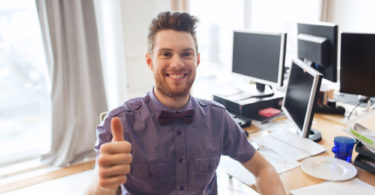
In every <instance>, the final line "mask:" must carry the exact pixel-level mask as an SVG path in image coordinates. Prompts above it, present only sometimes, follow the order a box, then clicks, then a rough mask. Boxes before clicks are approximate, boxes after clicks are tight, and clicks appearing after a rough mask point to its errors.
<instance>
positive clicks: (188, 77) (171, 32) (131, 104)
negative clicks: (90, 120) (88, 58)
mask: <svg viewBox="0 0 375 195" xmlns="http://www.w3.org/2000/svg"><path fill="white" fill-rule="evenodd" d="M196 22H197V19H196V18H194V17H192V16H190V15H189V14H187V13H178V12H175V13H171V12H163V13H160V14H159V15H158V16H157V18H155V19H154V20H153V21H152V23H151V25H150V29H149V35H148V42H149V49H148V52H147V54H146V62H147V64H148V67H149V68H150V69H151V70H152V72H153V75H154V79H155V86H154V88H153V89H152V90H151V91H150V92H149V93H147V94H146V95H145V96H144V97H141V98H136V99H132V100H129V101H127V102H125V103H124V105H122V106H120V107H118V108H116V109H114V110H112V111H111V112H109V113H108V115H107V117H106V118H105V121H104V123H103V124H101V125H99V126H98V128H97V135H98V141H97V144H96V146H95V149H96V151H97V152H98V158H97V167H96V169H95V179H94V180H93V182H92V183H91V186H90V189H89V191H90V192H89V193H91V194H114V193H115V191H116V189H117V188H118V186H121V189H122V194H136V195H138V194H217V185H216V173H215V171H216V168H217V166H218V163H219V160H220V156H221V155H222V154H223V155H228V156H230V157H232V158H234V159H236V160H238V161H239V162H241V163H242V164H243V166H245V167H246V168H247V169H248V170H249V171H251V172H252V173H253V174H254V176H255V177H256V179H257V187H258V189H259V191H260V192H261V193H263V194H273V195H274V194H285V190H284V187H283V185H282V183H281V180H280V178H279V176H278V175H277V173H276V171H275V170H274V168H273V167H272V166H271V165H270V164H269V163H268V162H267V161H266V160H265V159H264V158H263V157H262V156H261V155H260V154H259V153H258V152H257V151H256V150H255V149H254V148H253V147H252V146H251V144H249V142H248V141H247V138H246V136H245V134H244V132H243V130H242V129H241V128H240V127H239V126H238V125H237V124H236V123H235V122H234V121H233V120H232V118H231V117H230V115H229V114H228V113H227V112H226V111H225V109H224V108H223V107H222V106H221V105H219V104H216V103H214V102H211V101H207V100H202V99H198V98H194V97H192V96H190V89H191V86H192V84H193V82H194V80H195V76H196V70H197V67H198V65H199V62H200V55H199V53H198V45H197V41H196V37H195V23H196Z"/></svg>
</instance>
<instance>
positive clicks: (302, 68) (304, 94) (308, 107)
mask: <svg viewBox="0 0 375 195" xmlns="http://www.w3.org/2000/svg"><path fill="white" fill-rule="evenodd" d="M321 81H322V75H321V74H320V73H319V72H318V71H316V70H315V69H313V68H311V67H309V66H308V65H307V64H305V63H304V62H302V61H301V60H298V59H295V60H293V62H292V66H291V70H290V75H289V81H288V85H287V89H286V93H285V97H284V99H283V103H282V106H281V109H282V110H283V112H284V113H285V115H286V116H287V118H288V119H289V120H290V121H292V123H293V125H294V126H295V128H296V129H297V134H299V135H300V136H302V137H305V138H309V139H311V140H313V141H316V142H318V141H320V140H321V134H320V132H319V131H317V130H312V129H311V124H312V121H313V118H314V109H315V107H316V101H317V99H318V94H319V88H320V84H321Z"/></svg>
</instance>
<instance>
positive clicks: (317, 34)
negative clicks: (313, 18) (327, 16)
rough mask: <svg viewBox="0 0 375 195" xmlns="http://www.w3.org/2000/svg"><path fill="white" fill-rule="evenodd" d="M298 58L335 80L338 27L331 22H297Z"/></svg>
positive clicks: (325, 76)
mask: <svg viewBox="0 0 375 195" xmlns="http://www.w3.org/2000/svg"><path fill="white" fill-rule="evenodd" d="M297 37H298V58H300V59H302V60H304V61H305V63H307V64H308V65H309V66H311V67H313V68H314V69H316V70H318V71H319V72H320V73H322V74H323V77H324V78H325V79H327V80H330V81H332V82H337V42H338V38H337V37H338V27H337V25H335V24H332V23H323V22H321V23H316V24H312V23H310V24H308V23H298V35H297Z"/></svg>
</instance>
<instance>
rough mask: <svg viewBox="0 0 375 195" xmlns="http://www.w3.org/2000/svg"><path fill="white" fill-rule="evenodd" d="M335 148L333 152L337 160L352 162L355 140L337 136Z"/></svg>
mask: <svg viewBox="0 0 375 195" xmlns="http://www.w3.org/2000/svg"><path fill="white" fill-rule="evenodd" d="M333 141H334V146H333V147H332V152H333V153H334V154H335V158H339V159H342V160H345V161H347V162H349V163H350V162H351V160H352V152H353V147H354V143H355V140H354V139H353V138H350V137H345V136H337V137H335V138H334V140H333Z"/></svg>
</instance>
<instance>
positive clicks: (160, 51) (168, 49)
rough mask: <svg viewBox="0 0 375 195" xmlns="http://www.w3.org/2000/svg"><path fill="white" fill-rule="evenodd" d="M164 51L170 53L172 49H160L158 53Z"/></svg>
mask: <svg viewBox="0 0 375 195" xmlns="http://www.w3.org/2000/svg"><path fill="white" fill-rule="evenodd" d="M164 51H172V49H168V48H161V49H159V52H164Z"/></svg>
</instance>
